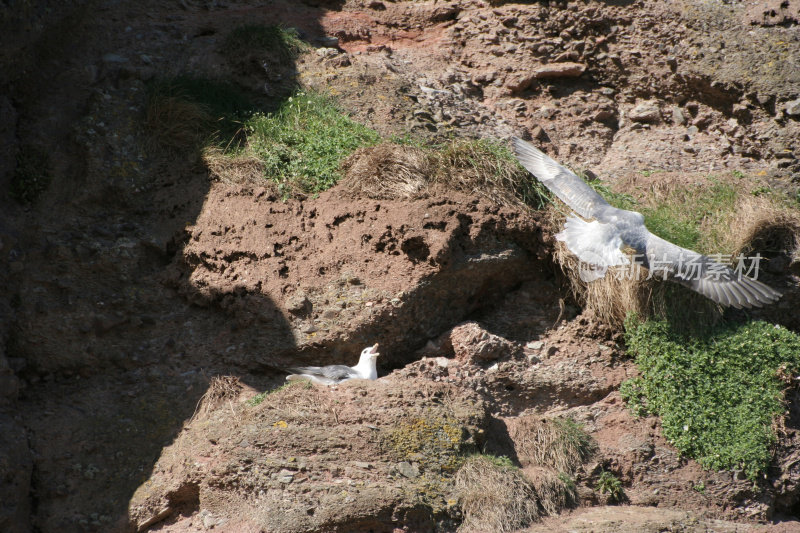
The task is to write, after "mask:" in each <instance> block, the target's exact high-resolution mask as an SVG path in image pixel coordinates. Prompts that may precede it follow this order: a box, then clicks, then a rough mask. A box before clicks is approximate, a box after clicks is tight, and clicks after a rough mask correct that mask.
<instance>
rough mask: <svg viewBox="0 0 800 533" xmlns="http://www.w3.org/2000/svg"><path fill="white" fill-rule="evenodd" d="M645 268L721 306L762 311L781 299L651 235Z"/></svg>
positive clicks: (707, 259)
mask: <svg viewBox="0 0 800 533" xmlns="http://www.w3.org/2000/svg"><path fill="white" fill-rule="evenodd" d="M644 255H645V266H647V268H649V269H651V270H654V269H655V270H656V271H664V272H666V274H667V278H668V279H671V280H672V281H676V282H678V283H680V284H681V285H685V286H686V287H689V288H690V289H692V290H693V291H696V292H699V293H700V294H702V295H703V296H706V297H708V298H710V299H712V300H714V301H715V302H717V303H718V304H721V305H725V306H728V305H730V306H733V307H736V308H737V309H739V308H742V307H761V306H762V305H764V304H770V303H772V302H775V301H776V300H778V298H780V297H781V293H779V292H778V291H776V290H774V289H772V288H770V287H769V286H767V285H765V284H763V283H761V282H760V281H756V280H754V279H752V278H748V277H746V276H739V275H738V274H737V273H736V272H734V270H733V269H732V268H730V267H729V266H726V265H723V264H721V263H718V262H716V261H714V260H713V259H712V258H710V257H708V256H705V255H702V254H699V253H697V252H693V251H692V250H687V249H686V248H681V247H680V246H678V245H675V244H672V243H671V242H669V241H665V240H664V239H662V238H660V237H658V236H656V235H653V234H652V233H648V235H647V238H646V250H644Z"/></svg>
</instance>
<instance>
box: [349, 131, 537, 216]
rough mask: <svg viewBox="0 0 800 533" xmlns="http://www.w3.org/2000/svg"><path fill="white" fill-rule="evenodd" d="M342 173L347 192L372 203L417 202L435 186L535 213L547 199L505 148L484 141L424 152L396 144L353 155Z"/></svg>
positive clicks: (413, 144) (412, 145)
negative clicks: (390, 201)
mask: <svg viewBox="0 0 800 533" xmlns="http://www.w3.org/2000/svg"><path fill="white" fill-rule="evenodd" d="M343 170H344V172H345V180H344V182H343V186H344V187H345V189H346V190H347V191H349V192H350V193H352V194H355V195H365V196H367V197H369V198H375V199H408V198H420V197H422V196H425V195H427V194H428V193H429V190H430V189H431V188H432V187H434V186H437V185H438V186H441V187H443V188H445V189H449V190H457V191H462V192H465V193H468V194H477V195H479V196H483V197H485V198H488V199H489V200H490V201H492V202H494V203H497V204H500V205H507V206H515V207H522V206H528V207H531V208H533V209H540V208H541V207H542V206H544V205H545V203H547V202H549V198H550V197H549V193H548V192H547V190H546V189H545V188H544V186H543V185H541V184H540V183H539V181H538V180H536V179H535V178H534V177H533V176H531V175H530V174H529V173H528V172H527V171H526V170H525V169H524V168H522V167H521V166H520V165H519V163H518V162H517V160H516V158H515V157H514V156H513V155H512V153H511V152H510V151H509V150H508V148H506V147H505V146H504V145H502V144H500V143H497V142H495V141H491V140H487V139H477V140H455V141H450V142H448V143H445V144H441V145H435V146H430V147H425V146H423V145H422V144H421V143H418V142H414V141H413V139H409V138H402V139H398V138H395V140H394V142H389V143H382V144H379V145H378V146H375V147H370V148H366V149H362V150H360V151H358V152H356V153H354V154H353V155H352V156H351V157H350V158H349V159H348V160H347V161H346V162H345V164H344V166H343Z"/></svg>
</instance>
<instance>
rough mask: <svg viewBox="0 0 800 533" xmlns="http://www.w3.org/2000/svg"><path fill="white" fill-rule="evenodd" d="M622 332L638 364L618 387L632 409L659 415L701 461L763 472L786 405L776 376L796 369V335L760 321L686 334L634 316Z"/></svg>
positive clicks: (799, 346) (799, 340) (673, 437)
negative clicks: (777, 421) (633, 374)
mask: <svg viewBox="0 0 800 533" xmlns="http://www.w3.org/2000/svg"><path fill="white" fill-rule="evenodd" d="M625 335H626V342H627V345H628V350H629V352H630V353H631V354H632V355H634V356H635V357H636V363H637V364H638V366H639V369H640V371H641V376H640V377H638V378H635V379H633V380H631V381H628V382H626V383H625V384H623V387H622V388H621V393H622V395H623V398H624V399H625V400H626V401H627V402H628V405H629V406H631V408H632V409H633V411H634V413H636V414H639V415H642V414H645V413H652V414H657V415H659V416H660V417H661V421H662V425H663V428H664V435H665V437H666V438H667V439H668V440H669V441H670V442H671V443H672V444H674V445H675V447H676V448H678V450H680V452H681V453H683V454H685V455H687V456H689V457H692V458H694V459H696V460H697V461H698V462H699V463H700V464H701V465H703V466H704V467H706V468H713V469H741V470H742V471H744V473H745V474H746V475H747V476H748V477H749V478H750V479H756V477H757V476H758V475H759V474H760V473H762V472H764V470H765V469H766V468H767V466H768V465H769V461H770V447H771V446H772V444H773V443H774V442H775V439H776V437H775V433H774V431H773V427H772V425H773V422H774V420H775V418H776V417H777V416H779V415H781V414H782V413H783V412H784V411H785V406H784V405H783V403H782V400H783V391H784V389H785V384H784V383H783V382H782V381H781V378H780V376H783V375H796V373H797V372H798V370H800V336H799V335H797V334H796V333H793V332H791V331H788V330H786V329H785V328H782V327H780V326H774V325H772V324H768V323H766V322H760V321H758V322H751V323H746V324H739V325H731V324H719V325H716V326H714V327H712V328H711V329H710V330H709V331H707V332H706V333H705V334H704V335H702V336H694V337H689V336H686V335H684V334H683V333H678V332H677V330H676V328H674V327H672V326H670V325H669V324H668V323H667V322H666V321H646V322H638V321H637V319H636V318H635V317H629V319H628V320H626V323H625Z"/></svg>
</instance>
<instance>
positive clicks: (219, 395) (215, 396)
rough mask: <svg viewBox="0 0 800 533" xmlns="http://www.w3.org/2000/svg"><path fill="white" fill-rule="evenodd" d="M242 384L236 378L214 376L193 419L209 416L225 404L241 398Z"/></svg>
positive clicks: (199, 402)
mask: <svg viewBox="0 0 800 533" xmlns="http://www.w3.org/2000/svg"><path fill="white" fill-rule="evenodd" d="M241 391H242V384H241V383H240V382H239V378H237V377H236V376H214V377H213V378H211V381H210V382H209V384H208V390H206V392H205V394H203V396H202V397H201V398H200V401H198V402H197V408H196V409H195V412H194V415H193V417H192V418H197V417H198V416H204V415H207V414H208V413H209V412H211V411H213V410H214V409H216V408H217V407H219V406H220V405H222V404H223V403H225V402H231V401H233V400H235V399H236V398H238V397H239V393H240V392H241Z"/></svg>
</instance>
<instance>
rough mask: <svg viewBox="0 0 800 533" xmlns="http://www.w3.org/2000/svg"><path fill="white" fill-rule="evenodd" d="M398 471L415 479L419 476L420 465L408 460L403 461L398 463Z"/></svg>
mask: <svg viewBox="0 0 800 533" xmlns="http://www.w3.org/2000/svg"><path fill="white" fill-rule="evenodd" d="M397 471H398V472H400V474H402V475H403V476H404V477H407V478H408V479H414V478H415V477H418V476H419V467H418V466H415V465H412V464H411V463H409V462H408V461H401V462H399V463H397Z"/></svg>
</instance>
